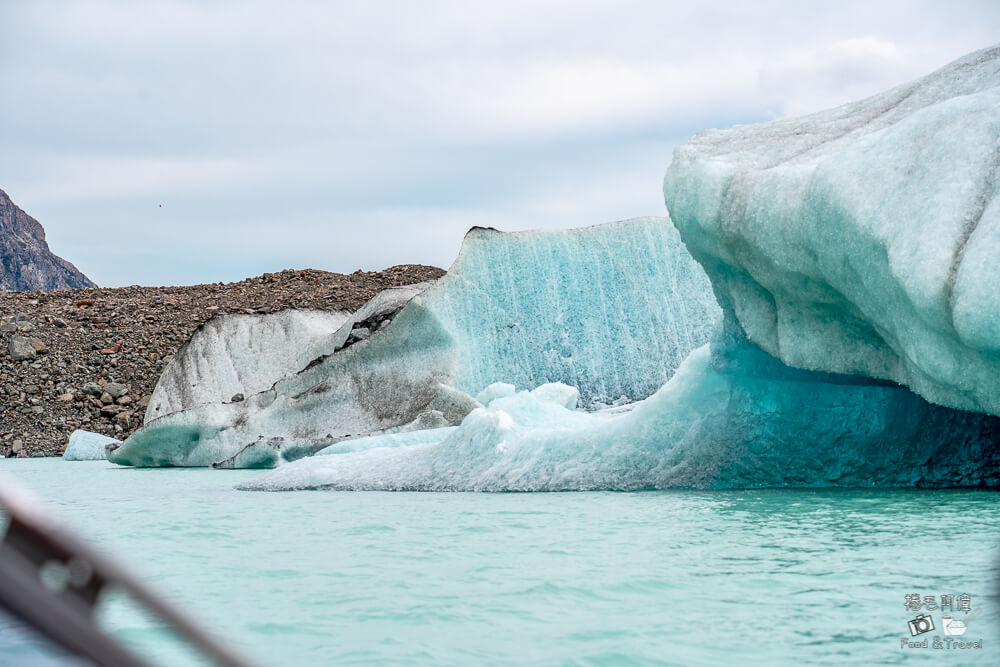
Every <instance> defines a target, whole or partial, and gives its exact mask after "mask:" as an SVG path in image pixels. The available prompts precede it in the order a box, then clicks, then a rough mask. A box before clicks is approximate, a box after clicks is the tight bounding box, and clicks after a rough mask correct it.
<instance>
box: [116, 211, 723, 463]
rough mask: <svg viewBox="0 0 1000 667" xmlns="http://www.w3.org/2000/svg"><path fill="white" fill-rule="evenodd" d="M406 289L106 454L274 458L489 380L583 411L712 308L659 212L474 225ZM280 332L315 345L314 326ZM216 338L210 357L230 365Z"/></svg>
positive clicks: (682, 343) (627, 389) (420, 410)
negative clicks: (278, 367)
mask: <svg viewBox="0 0 1000 667" xmlns="http://www.w3.org/2000/svg"><path fill="white" fill-rule="evenodd" d="M410 296H412V299H411V300H409V301H408V303H406V305H405V307H403V308H402V310H401V311H400V312H399V313H398V314H397V315H396V316H395V317H394V318H393V319H392V321H391V322H390V323H388V324H387V325H385V326H381V325H380V326H379V327H377V328H376V329H375V331H374V333H373V332H372V329H371V328H370V327H367V326H365V327H359V326H357V324H358V323H348V324H345V325H343V326H342V327H341V332H343V331H344V328H345V327H348V328H349V330H350V331H351V332H356V331H358V330H359V329H361V328H363V329H365V330H366V332H367V333H366V334H365V335H364V337H363V338H361V339H357V340H356V341H355V342H354V343H353V344H351V345H346V343H348V342H349V341H350V340H351V337H349V336H348V335H347V334H344V333H340V334H338V336H335V337H333V338H331V339H329V340H327V347H328V350H327V352H326V353H324V354H322V355H319V356H317V357H316V358H314V359H312V360H311V361H310V362H309V363H307V364H305V365H304V366H303V367H302V368H301V369H300V370H299V371H298V372H296V373H292V374H289V375H287V376H286V377H284V378H282V379H280V380H278V381H277V382H276V383H275V384H273V386H270V387H268V388H267V389H264V390H263V391H259V392H257V393H253V394H249V393H248V394H247V395H246V396H245V397H244V400H242V401H229V400H228V399H227V398H221V397H224V396H225V394H226V393H228V392H229V391H230V390H231V389H232V388H233V386H235V385H225V387H224V389H223V390H221V393H220V390H216V389H213V391H214V392H215V394H216V395H217V396H219V397H220V399H219V400H216V401H215V402H208V403H204V404H201V405H193V406H191V407H188V408H186V409H184V410H182V411H174V412H172V413H169V414H165V415H163V416H160V417H158V418H156V419H154V420H152V421H149V422H148V423H147V424H146V425H145V426H144V427H143V428H142V429H140V430H139V431H137V432H136V433H134V434H133V435H132V436H131V437H130V438H129V439H128V440H126V441H125V443H124V444H123V445H122V446H120V447H118V448H116V449H112V450H110V451H109V454H108V458H109V459H110V460H111V461H113V462H115V463H120V464H125V465H140V466H161V465H185V466H207V465H216V466H224V467H269V466H273V465H275V464H277V463H281V462H283V461H290V460H294V459H297V458H300V457H302V456H306V455H308V454H311V453H313V452H315V451H318V450H319V449H322V448H325V447H327V446H329V445H331V444H333V443H335V442H338V441H340V440H344V439H348V438H356V437H359V436H363V435H367V434H372V433H379V432H387V431H396V430H399V429H409V430H412V429H420V428H429V427H444V426H449V425H456V424H459V423H460V422H461V421H462V419H463V418H464V417H465V416H466V415H467V414H468V413H469V412H470V411H472V410H473V409H475V408H477V407H479V406H480V403H479V402H478V401H476V400H475V399H474V398H473V397H474V396H477V395H479V394H480V392H482V391H483V390H485V389H486V388H487V387H488V386H489V385H491V384H493V383H494V382H495V381H497V380H502V381H504V382H507V383H511V384H512V385H514V386H516V387H518V388H533V387H536V386H538V385H542V384H545V383H552V382H561V383H564V384H566V385H570V386H572V387H574V390H575V391H576V392H578V395H579V402H580V404H581V406H584V407H594V406H597V405H600V404H604V403H612V402H615V401H623V400H624V401H634V400H639V399H642V398H645V397H646V396H649V395H650V394H652V393H653V392H655V391H656V390H657V389H658V388H659V387H660V386H662V385H663V383H664V382H666V380H667V379H669V378H670V376H671V375H672V374H673V372H674V371H675V370H676V368H677V367H678V366H679V365H680V364H681V362H682V361H683V359H684V358H685V357H686V356H687V354H688V353H689V352H691V351H692V350H694V349H696V348H698V347H699V346H701V345H703V344H704V343H705V342H706V341H707V340H708V339H709V337H710V335H711V331H712V328H713V326H714V325H715V323H716V322H717V321H718V320H719V318H720V316H721V311H720V310H719V308H718V306H717V305H716V303H715V299H714V297H713V295H712V292H711V286H710V284H709V282H708V278H707V277H706V275H705V273H704V272H703V271H702V270H701V268H700V267H699V266H698V265H697V263H695V262H694V260H693V259H692V258H691V257H690V255H689V254H688V253H687V251H686V250H685V249H684V246H683V244H682V243H681V241H680V238H679V236H678V234H677V231H676V230H675V229H674V228H673V226H672V225H671V224H670V221H669V220H667V219H664V218H641V219H635V220H628V221H623V222H617V223H610V224H606V225H598V226H595V227H588V228H584V229H575V230H567V231H558V232H519V233H511V234H504V233H501V232H498V231H496V230H490V229H480V228H476V229H473V230H472V231H470V232H469V234H468V235H467V236H466V239H465V242H464V243H463V246H462V250H461V252H460V253H459V256H458V258H457V259H456V261H455V263H454V264H453V265H452V267H451V268H450V269H449V271H448V273H447V274H446V275H445V276H444V277H443V278H441V279H439V280H438V281H437V282H436V283H435V284H434V285H433V287H430V288H429V289H427V290H426V291H425V292H423V293H421V294H419V295H418V296H414V295H410ZM377 299H378V298H377ZM377 299H376V300H377ZM363 310H364V309H363ZM375 310H377V308H376V309H375ZM355 319H357V316H356V318H355ZM350 336H355V334H353V333H352V334H350ZM355 338H356V336H355ZM285 344H286V345H287V344H293V345H307V346H309V349H311V350H314V349H315V345H316V343H315V337H312V338H309V339H308V340H295V341H288V342H286V343H285ZM218 347H219V346H218V345H216V346H215V351H214V352H212V353H211V355H209V356H212V359H211V361H210V363H208V364H206V366H207V367H209V368H211V367H216V368H226V367H227V365H228V364H229V363H230V362H229V361H228V359H229V358H232V355H231V354H228V356H227V355H226V354H220V352H219V351H218V349H217V348H218ZM245 347H246V346H244V348H245ZM190 348H191V350H192V351H193V350H198V349H208V346H200V347H199V346H194V345H191V346H190ZM241 354H243V355H244V356H246V357H250V356H252V350H249V349H246V350H245V351H243V352H241ZM290 358H293V357H290ZM302 358H303V357H301V356H299V357H294V359H298V360H299V361H301V359H302ZM220 360H221V361H220ZM186 376H187V377H190V376H191V374H187V375H186ZM217 384H218V382H217ZM174 393H181V392H174ZM564 398H565V397H564ZM567 400H568V399H567ZM190 402H191V401H189V400H188V401H187V403H190ZM180 403H182V401H180V400H179V401H178V404H180Z"/></svg>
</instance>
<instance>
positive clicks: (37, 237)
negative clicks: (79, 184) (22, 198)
mask: <svg viewBox="0 0 1000 667" xmlns="http://www.w3.org/2000/svg"><path fill="white" fill-rule="evenodd" d="M77 287H97V285H95V284H94V283H93V282H92V281H91V280H90V279H89V278H88V277H87V276H85V275H83V274H82V273H80V272H79V271H78V270H77V268H76V267H75V266H73V265H72V264H70V263H69V262H67V261H66V260H65V259H62V258H61V257H56V256H55V255H53V254H52V251H51V250H49V244H48V243H46V242H45V230H44V229H42V226H41V225H40V224H39V223H38V221H37V220H35V219H34V218H32V217H31V216H30V215H28V214H27V213H25V212H24V211H22V210H21V209H20V208H18V206H17V205H16V204H15V203H14V202H12V201H11V199H10V197H8V196H7V193H6V192H4V191H3V190H0V289H4V290H35V289H42V290H48V289H65V288H77Z"/></svg>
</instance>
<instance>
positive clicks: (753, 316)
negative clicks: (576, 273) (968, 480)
mask: <svg viewBox="0 0 1000 667" xmlns="http://www.w3.org/2000/svg"><path fill="white" fill-rule="evenodd" d="M998 165H1000V47H993V48H989V49H986V50H983V51H979V52H976V53H972V54H970V55H968V56H966V57H964V58H962V59H960V60H958V61H956V62H954V63H952V64H950V65H948V66H946V67H944V68H942V69H941V70H938V71H936V72H934V73H932V74H930V75H928V76H926V77H924V78H922V79H919V80H917V81H914V82H912V83H909V84H906V85H903V86H900V87H898V88H895V89H893V90H890V91H888V92H885V93H882V94H879V95H876V96H874V97H871V98H868V99H866V100H862V101H860V102H856V103H853V104H848V105H846V106H842V107H838V108H836V109H832V110H829V111H824V112H820V113H817V114H813V115H810V116H806V117H803V118H793V119H787V120H779V121H774V122H770V123H764V124H760V125H746V126H737V127H733V128H730V129H727V130H709V131H706V132H703V133H701V134H699V135H698V136H696V137H695V138H694V139H693V140H691V141H690V142H689V143H687V144H685V145H683V146H681V147H680V148H678V149H677V150H676V151H675V153H674V159H673V163H672V164H671V166H670V169H669V171H668V172H667V175H666V178H665V181H664V195H665V198H666V203H667V208H668V209H669V211H670V215H671V218H672V219H673V221H674V224H675V225H676V226H677V228H678V230H679V231H680V233H681V236H682V238H683V239H684V241H685V243H686V244H687V246H688V249H689V250H690V251H691V254H692V255H694V257H695V258H696V259H697V260H698V261H699V262H701V264H702V265H703V266H704V267H705V269H706V271H707V272H708V274H709V276H710V277H711V279H712V282H713V284H714V287H715V289H716V293H717V294H718V295H719V298H720V302H721V303H722V304H723V306H724V307H725V308H727V309H729V310H731V311H732V312H733V313H734V314H735V315H736V317H737V318H738V320H739V322H740V324H741V325H742V327H743V329H745V331H746V333H747V335H748V336H749V338H750V339H751V340H752V341H753V342H755V343H757V344H758V345H759V346H760V347H761V348H763V349H764V350H766V351H767V352H769V353H771V354H772V355H774V356H776V357H778V358H780V359H781V360H783V361H784V362H786V363H787V364H789V365H791V366H795V367H799V368H806V369H811V370H824V371H830V372H837V373H850V374H859V375H866V376H869V377H874V378H885V379H891V380H894V381H896V382H899V383H901V384H904V385H906V386H908V387H911V388H912V389H913V390H914V391H916V392H918V393H919V394H921V395H922V396H924V397H925V398H927V399H928V400H930V401H932V402H934V403H938V404H941V405H947V406H951V407H957V408H963V409H967V410H975V411H981V412H988V413H992V414H1000V290H997V288H996V286H997V284H998V283H1000V261H998V259H1000V202H998V198H997V186H998V181H997V179H998Z"/></svg>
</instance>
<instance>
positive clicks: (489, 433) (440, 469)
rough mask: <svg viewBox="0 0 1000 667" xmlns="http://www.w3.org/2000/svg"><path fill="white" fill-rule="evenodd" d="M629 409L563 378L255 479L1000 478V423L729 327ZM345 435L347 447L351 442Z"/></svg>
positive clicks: (473, 485) (752, 482)
mask: <svg viewBox="0 0 1000 667" xmlns="http://www.w3.org/2000/svg"><path fill="white" fill-rule="evenodd" d="M713 346H714V350H715V351H714V352H713V351H710V349H709V346H707V345H706V346H705V347H703V348H701V349H699V350H696V351H695V352H694V353H693V354H691V355H690V357H689V358H688V359H687V360H686V361H685V362H684V365H683V366H682V367H681V368H680V369H679V370H678V371H677V373H676V374H675V375H674V377H673V378H672V379H671V380H670V381H669V382H668V383H667V384H666V385H665V386H664V387H663V388H662V389H661V390H660V391H658V392H657V393H656V394H654V395H653V396H651V397H650V398H648V399H646V400H645V401H643V402H641V403H639V404H638V405H636V406H635V408H634V409H633V410H631V411H628V412H619V413H613V414H611V415H604V414H602V413H587V412H580V411H575V410H572V409H568V407H567V404H566V402H565V401H564V400H563V399H564V398H565V397H566V396H568V395H569V394H570V393H571V388H569V387H565V386H564V385H544V386H542V387H539V388H538V389H536V390H535V391H532V392H528V391H522V392H518V393H516V394H514V395H508V394H503V393H501V395H499V396H498V397H497V398H494V399H493V400H492V401H490V402H489V404H488V405H486V406H485V407H483V408H479V409H476V410H474V411H472V412H471V413H470V414H469V415H468V416H467V417H466V418H465V420H464V421H463V422H462V424H461V426H459V427H458V428H452V429H441V430H440V431H421V432H419V436H420V437H419V439H415V440H413V441H400V440H396V439H395V438H396V436H381V437H372V438H366V439H364V440H362V441H351V442H352V443H356V444H355V448H354V449H347V448H344V449H341V450H339V451H330V452H329V453H330V454H331V455H330V456H322V457H318V456H317V457H312V458H309V459H304V460H301V461H297V462H295V463H291V464H289V465H285V466H282V467H280V468H278V469H277V470H273V471H270V472H268V473H266V474H264V475H263V476H261V477H260V478H257V479H254V480H251V481H248V482H245V483H243V484H242V485H240V487H239V488H241V489H244V490H258V491H260V490H266V491H277V490H294V489H341V490H414V491H564V490H602V489H613V490H635V489H662V488H675V487H688V488H755V487H828V486H850V487H855V486H876V487H891V486H923V487H947V486H979V485H985V486H996V485H997V484H998V483H1000V450H998V448H997V446H996V442H997V441H998V439H1000V419H998V418H996V417H992V416H989V415H982V414H974V413H969V412H964V411H960V410H952V409H949V408H944V407H940V406H936V405H932V404H930V403H928V402H927V401H925V400H923V399H922V398H920V397H919V396H917V395H916V394H914V393H913V392H911V391H909V390H907V389H905V388H903V387H899V386H897V385H892V384H890V383H887V382H880V381H872V380H866V379H863V378H855V377H847V376H836V375H830V374H827V373H819V372H812V371H802V370H797V369H791V368H789V367H787V366H785V365H784V364H782V363H781V362H779V361H777V360H775V359H774V358H773V357H771V356H770V355H768V354H766V353H765V352H763V351H761V350H760V349H759V348H757V347H756V346H755V345H753V344H752V343H749V342H747V341H746V340H745V339H743V337H742V336H741V335H740V333H739V332H738V327H736V326H735V325H733V324H730V325H729V326H727V328H726V333H724V334H721V333H720V335H719V337H718V338H717V339H716V340H715V341H714V342H713ZM342 444H343V445H346V444H351V443H342Z"/></svg>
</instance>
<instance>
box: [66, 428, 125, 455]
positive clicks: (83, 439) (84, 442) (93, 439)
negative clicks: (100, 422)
mask: <svg viewBox="0 0 1000 667" xmlns="http://www.w3.org/2000/svg"><path fill="white" fill-rule="evenodd" d="M110 443H117V444H119V445H120V444H121V440H115V439H114V438H111V437H108V436H106V435H101V434H100V433H92V432H91V431H82V430H80V429H77V430H75V431H73V432H72V433H70V434H69V443H68V444H67V445H66V451H64V452H63V455H62V457H63V460H64V461H103V460H104V447H105V445H107V444H110Z"/></svg>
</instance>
